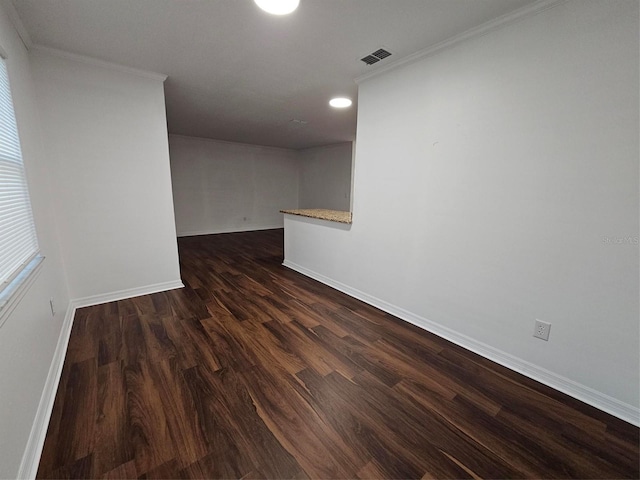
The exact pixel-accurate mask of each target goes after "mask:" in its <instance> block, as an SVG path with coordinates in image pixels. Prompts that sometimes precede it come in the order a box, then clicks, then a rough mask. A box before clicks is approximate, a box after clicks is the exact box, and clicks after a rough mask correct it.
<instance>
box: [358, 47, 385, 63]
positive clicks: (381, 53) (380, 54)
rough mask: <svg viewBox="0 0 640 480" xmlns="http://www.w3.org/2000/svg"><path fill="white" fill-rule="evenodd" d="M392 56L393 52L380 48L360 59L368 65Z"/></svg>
mask: <svg viewBox="0 0 640 480" xmlns="http://www.w3.org/2000/svg"><path fill="white" fill-rule="evenodd" d="M390 56H391V52H389V51H388V50H385V49H384V48H379V49H378V50H376V51H375V52H373V53H371V54H369V55H367V56H366V57H363V58H361V59H360V60H361V61H363V62H364V63H366V64H367V65H373V64H374V63H378V62H379V61H380V60H384V59H385V58H387V57H390Z"/></svg>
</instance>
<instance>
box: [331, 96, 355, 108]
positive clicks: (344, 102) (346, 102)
mask: <svg viewBox="0 0 640 480" xmlns="http://www.w3.org/2000/svg"><path fill="white" fill-rule="evenodd" d="M351 103H352V102H351V100H350V99H348V98H344V97H336V98H332V99H331V100H330V101H329V105H331V106H332V107H333V108H347V107H350V106H351Z"/></svg>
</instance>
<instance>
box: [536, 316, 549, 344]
mask: <svg viewBox="0 0 640 480" xmlns="http://www.w3.org/2000/svg"><path fill="white" fill-rule="evenodd" d="M550 331H551V324H550V323H547V322H543V321H541V320H536V324H535V328H534V329H533V336H534V337H536V338H539V339H540V340H545V341H549V332H550Z"/></svg>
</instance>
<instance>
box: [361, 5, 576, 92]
mask: <svg viewBox="0 0 640 480" xmlns="http://www.w3.org/2000/svg"><path fill="white" fill-rule="evenodd" d="M566 1H567V0H538V1H537V2H534V3H532V4H530V5H527V6H526V7H522V8H519V9H517V10H515V11H513V12H510V13H507V14H505V15H502V16H500V17H498V18H496V19H494V20H491V21H489V22H486V23H483V24H482V25H479V26H477V27H474V28H471V29H469V30H467V31H465V32H462V33H460V34H458V35H455V36H453V37H451V38H448V39H447V40H444V41H442V42H439V43H436V44H435V45H431V46H430V47H427V48H425V49H423V50H418V51H417V52H415V53H412V54H411V55H408V56H406V57H403V58H401V59H399V60H397V61H395V62H392V63H388V64H387V65H385V66H382V67H378V68H376V69H375V71H373V72H369V73H365V74H364V75H360V76H358V77H356V78H355V82H356V83H358V84H359V83H361V82H363V81H365V80H369V79H370V78H373V77H377V76H378V75H381V74H383V73H385V72H388V71H390V70H395V69H396V68H399V67H402V66H405V65H408V64H410V63H414V62H416V61H418V60H421V59H423V58H426V57H430V56H432V55H435V54H437V53H440V52H442V51H444V50H447V49H449V48H452V47H455V46H456V45H459V44H460V43H463V42H466V41H468V40H471V39H473V38H477V37H481V36H483V35H487V34H488V33H491V32H493V31H495V30H499V29H501V28H503V27H506V26H507V25H511V24H514V23H516V22H519V21H521V20H524V19H525V18H527V17H530V16H533V15H536V14H538V13H540V12H542V11H544V10H548V9H549V8H553V7H555V6H557V5H560V4H561V3H564V2H566Z"/></svg>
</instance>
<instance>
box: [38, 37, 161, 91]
mask: <svg viewBox="0 0 640 480" xmlns="http://www.w3.org/2000/svg"><path fill="white" fill-rule="evenodd" d="M29 51H30V52H34V53H41V54H45V55H51V56H54V57H58V58H64V59H66V60H72V61H74V62H78V63H84V64H86V65H91V66H94V67H101V68H107V69H110V70H117V71H119V72H123V73H128V74H130V75H135V76H138V77H143V78H148V79H151V80H159V81H160V82H164V81H165V80H166V79H167V75H164V74H162V73H156V72H150V71H147V70H140V69H138V68H133V67H127V66H124V65H120V64H118V63H112V62H107V61H104V60H99V59H97V58H93V57H87V56H85V55H79V54H77V53H71V52H67V51H65V50H58V49H57V48H51V47H45V46H44V45H38V44H34V45H33V46H32V47H31V48H30V49H29Z"/></svg>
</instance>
